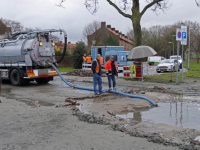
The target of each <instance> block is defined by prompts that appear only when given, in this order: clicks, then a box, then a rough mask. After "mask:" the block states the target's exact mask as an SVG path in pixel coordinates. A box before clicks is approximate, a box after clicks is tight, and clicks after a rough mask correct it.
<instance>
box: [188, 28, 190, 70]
mask: <svg viewBox="0 0 200 150" xmlns="http://www.w3.org/2000/svg"><path fill="white" fill-rule="evenodd" d="M188 70H190V26H189V51H188Z"/></svg>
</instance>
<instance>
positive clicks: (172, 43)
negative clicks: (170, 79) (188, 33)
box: [169, 42, 174, 55]
mask: <svg viewBox="0 0 200 150" xmlns="http://www.w3.org/2000/svg"><path fill="white" fill-rule="evenodd" d="M169 43H170V44H173V55H174V43H173V42H169Z"/></svg>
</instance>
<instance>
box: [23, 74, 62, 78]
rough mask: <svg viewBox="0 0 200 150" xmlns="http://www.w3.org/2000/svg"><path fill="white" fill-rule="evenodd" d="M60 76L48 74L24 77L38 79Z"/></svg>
mask: <svg viewBox="0 0 200 150" xmlns="http://www.w3.org/2000/svg"><path fill="white" fill-rule="evenodd" d="M55 76H59V75H58V74H55V75H47V76H32V77H24V79H38V78H48V77H55Z"/></svg>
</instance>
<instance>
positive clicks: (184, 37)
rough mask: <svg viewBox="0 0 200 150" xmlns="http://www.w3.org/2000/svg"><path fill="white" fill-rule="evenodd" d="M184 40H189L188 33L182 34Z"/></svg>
mask: <svg viewBox="0 0 200 150" xmlns="http://www.w3.org/2000/svg"><path fill="white" fill-rule="evenodd" d="M182 39H184V40H186V39H187V33H186V32H182Z"/></svg>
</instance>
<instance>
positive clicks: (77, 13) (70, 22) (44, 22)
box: [0, 0, 200, 42]
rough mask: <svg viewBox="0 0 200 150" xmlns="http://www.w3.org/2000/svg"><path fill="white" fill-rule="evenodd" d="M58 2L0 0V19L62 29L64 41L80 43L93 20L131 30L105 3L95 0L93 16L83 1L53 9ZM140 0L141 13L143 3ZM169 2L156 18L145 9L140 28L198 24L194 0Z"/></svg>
mask: <svg viewBox="0 0 200 150" xmlns="http://www.w3.org/2000/svg"><path fill="white" fill-rule="evenodd" d="M59 1H60V0H0V18H1V17H2V18H4V19H10V20H16V21H19V22H21V23H22V25H24V26H25V27H32V28H34V27H39V28H42V29H49V28H55V29H60V28H62V29H64V30H66V32H67V33H68V40H69V41H71V42H76V41H78V40H81V39H82V38H83V35H82V32H83V28H84V26H85V25H87V24H88V23H91V22H92V21H94V20H97V21H106V23H107V24H110V25H111V26H112V27H115V28H116V29H117V30H119V31H122V32H123V33H124V34H125V33H126V32H127V31H128V29H131V28H132V24H131V21H130V20H129V19H127V18H124V17H123V16H121V15H120V14H118V12H117V11H116V10H115V9H114V8H113V7H112V6H111V5H109V4H108V2H107V1H106V0H99V9H98V12H97V13H96V14H95V15H92V14H91V13H90V12H89V11H88V10H87V9H86V8H85V6H84V2H85V0H66V2H65V3H64V4H63V6H64V7H65V8H64V9H63V8H60V7H57V6H56V4H58V2H59ZM117 1H118V0H113V2H117ZM140 1H141V8H140V9H141V10H142V8H143V7H144V6H145V5H146V2H145V0H140ZM169 2H170V3H171V4H172V6H171V7H170V8H169V10H166V12H165V13H163V12H159V15H156V14H155V13H153V12H152V11H151V10H148V11H147V12H146V13H145V14H144V16H143V17H142V20H141V26H142V27H147V28H148V27H150V26H153V25H169V24H173V23H175V22H177V21H179V20H183V21H185V20H191V21H197V22H199V23H200V17H199V16H200V8H198V7H197V6H196V3H195V0H169Z"/></svg>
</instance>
